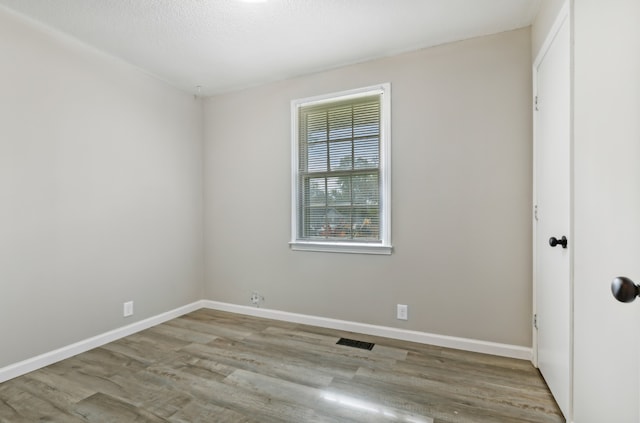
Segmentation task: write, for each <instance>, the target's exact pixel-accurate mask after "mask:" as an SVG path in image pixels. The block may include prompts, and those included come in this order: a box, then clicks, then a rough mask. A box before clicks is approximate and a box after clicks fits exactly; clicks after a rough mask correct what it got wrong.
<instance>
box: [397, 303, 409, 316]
mask: <svg viewBox="0 0 640 423" xmlns="http://www.w3.org/2000/svg"><path fill="white" fill-rule="evenodd" d="M408 318H409V306H408V305H406V304H398V305H397V307H396V319H398V320H408Z"/></svg>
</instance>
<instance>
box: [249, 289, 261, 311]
mask: <svg viewBox="0 0 640 423" xmlns="http://www.w3.org/2000/svg"><path fill="white" fill-rule="evenodd" d="M249 301H250V302H251V304H253V305H254V306H256V307H259V306H260V303H261V302H262V301H264V297H263V296H262V295H260V293H259V292H258V291H253V292H252V293H251V297H249Z"/></svg>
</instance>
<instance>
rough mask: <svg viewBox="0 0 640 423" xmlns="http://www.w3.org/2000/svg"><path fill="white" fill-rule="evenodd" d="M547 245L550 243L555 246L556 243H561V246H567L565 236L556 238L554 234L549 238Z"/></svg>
mask: <svg viewBox="0 0 640 423" xmlns="http://www.w3.org/2000/svg"><path fill="white" fill-rule="evenodd" d="M549 245H551V246H552V247H555V246H556V245H562V248H567V237H566V236H563V237H562V238H560V239H558V238H556V237H555V236H552V237H551V238H549Z"/></svg>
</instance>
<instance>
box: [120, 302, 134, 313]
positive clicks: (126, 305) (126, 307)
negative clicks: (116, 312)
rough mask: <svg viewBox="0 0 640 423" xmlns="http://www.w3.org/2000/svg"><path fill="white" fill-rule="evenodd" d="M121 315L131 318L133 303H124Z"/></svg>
mask: <svg viewBox="0 0 640 423" xmlns="http://www.w3.org/2000/svg"><path fill="white" fill-rule="evenodd" d="M122 314H123V316H124V317H129V316H133V301H127V302H126V303H124V307H123V313H122Z"/></svg>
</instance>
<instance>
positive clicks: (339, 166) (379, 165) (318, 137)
mask: <svg viewBox="0 0 640 423" xmlns="http://www.w3.org/2000/svg"><path fill="white" fill-rule="evenodd" d="M390 96H391V92H390V85H389V84H383V85H378V86H374V87H367V88H361V89H357V90H352V91H348V92H343V93H338V94H331V95H326V96H320V97H313V98H306V99H301V100H294V101H292V103H291V111H292V128H293V130H292V193H291V196H292V212H291V221H292V223H291V226H292V228H291V232H292V235H291V237H292V239H291V243H290V244H291V248H292V249H294V250H312V251H333V252H347V253H369V254H391V231H390V229H391V228H390V217H391V216H390V201H389V200H390V198H391V195H390V194H391V193H390V185H391V184H390V176H391V175H390V168H389V165H390V163H391V162H390V157H389V156H390V140H389V135H390V103H391V101H390Z"/></svg>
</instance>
